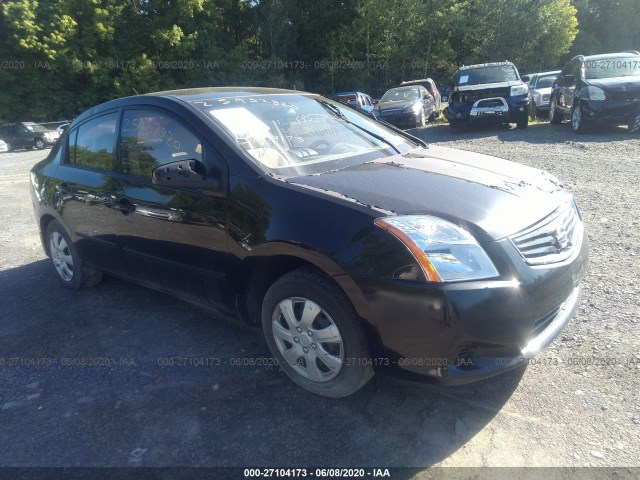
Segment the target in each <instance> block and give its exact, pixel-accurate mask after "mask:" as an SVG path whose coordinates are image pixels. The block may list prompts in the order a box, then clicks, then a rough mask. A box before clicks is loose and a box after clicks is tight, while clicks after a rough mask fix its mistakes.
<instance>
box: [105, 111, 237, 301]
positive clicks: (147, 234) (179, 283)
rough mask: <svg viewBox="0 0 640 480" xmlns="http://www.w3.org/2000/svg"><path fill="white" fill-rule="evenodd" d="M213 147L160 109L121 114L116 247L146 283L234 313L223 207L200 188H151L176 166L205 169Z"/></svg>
mask: <svg viewBox="0 0 640 480" xmlns="http://www.w3.org/2000/svg"><path fill="white" fill-rule="evenodd" d="M211 156H212V148H211V147H210V146H208V145H206V144H205V143H204V142H203V141H202V139H201V138H199V136H197V135H195V134H194V133H193V130H192V129H191V128H190V127H189V126H188V124H187V123H186V122H185V121H184V120H183V119H181V118H179V117H177V116H175V115H172V114H169V113H168V112H165V111H163V110H160V109H158V110H155V109H131V110H125V111H124V112H123V119H122V129H121V136H120V161H121V165H122V170H123V173H124V174H125V175H121V176H120V177H119V178H118V180H117V188H115V190H114V197H115V198H114V202H115V204H116V205H117V206H118V209H119V217H118V226H117V228H116V229H115V230H116V231H117V232H118V236H119V243H120V245H121V247H122V249H123V255H124V258H125V261H126V266H127V271H128V272H129V275H130V276H132V277H134V278H136V279H137V280H138V281H141V282H143V283H147V284H152V285H154V286H156V287H159V288H161V289H165V290H169V291H171V292H173V293H176V294H178V295H180V296H182V297H186V298H189V299H192V300H193V301H195V302H197V303H200V304H205V305H207V306H209V307H212V308H218V309H221V310H224V311H233V309H234V305H235V298H234V296H233V294H231V293H229V291H228V290H229V289H228V285H227V282H226V269H227V240H226V236H227V230H226V225H227V221H226V219H227V200H226V198H225V197H224V196H223V195H215V193H211V194H209V193H206V192H205V191H200V190H198V189H183V188H171V187H168V186H160V185H154V184H153V183H152V180H151V178H152V175H151V172H152V171H153V169H154V168H156V167H158V166H161V165H166V164H168V163H171V162H175V161H177V160H187V159H193V160H197V161H199V162H202V163H204V164H205V165H206V166H207V169H208V170H209V173H211V174H213V170H214V166H213V165H212V161H211V160H210V157H211Z"/></svg>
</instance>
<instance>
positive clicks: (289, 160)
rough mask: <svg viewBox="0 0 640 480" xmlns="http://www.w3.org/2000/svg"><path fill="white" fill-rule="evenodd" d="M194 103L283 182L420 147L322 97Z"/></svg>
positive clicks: (260, 97) (233, 98)
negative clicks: (293, 177) (287, 178)
mask: <svg viewBox="0 0 640 480" xmlns="http://www.w3.org/2000/svg"><path fill="white" fill-rule="evenodd" d="M192 103H193V105H194V106H195V107H197V108H198V109H200V110H202V111H204V112H205V113H206V114H207V115H209V116H210V117H211V118H212V119H213V120H214V122H215V123H216V124H218V125H219V126H221V127H222V128H223V129H224V130H225V131H226V132H227V133H228V134H229V135H230V136H231V138H233V139H234V140H235V141H236V142H237V144H238V145H239V146H240V147H242V148H243V149H244V150H245V151H246V152H247V153H248V154H249V155H250V156H251V158H252V159H253V160H254V161H255V163H256V164H258V165H259V166H260V167H261V168H262V169H264V170H266V171H271V172H274V173H276V174H277V175H279V176H283V177H288V176H298V175H308V174H313V173H319V172H323V171H327V170H332V169H335V168H342V167H343V166H352V165H357V164H360V163H365V162H369V161H372V160H375V159H378V158H382V157H388V156H393V155H397V154H398V153H405V152H408V151H409V150H412V149H415V148H416V147H417V146H418V144H414V143H413V142H411V141H410V140H409V139H408V138H405V137H403V136H402V135H400V134H398V133H396V132H394V131H393V130H391V129H389V128H387V127H385V126H383V125H382V124H380V123H378V122H376V121H375V120H372V119H370V118H369V117H367V116H365V115H362V114H360V113H358V112H356V111H355V110H353V109H351V108H349V107H345V106H343V105H342V104H340V103H337V102H333V101H331V100H327V99H324V98H321V97H316V96H310V95H286V94H285V95H254V96H240V97H237V96H230V97H220V98H214V99H211V100H206V101H201V100H198V101H193V102H192Z"/></svg>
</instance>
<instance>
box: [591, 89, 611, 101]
mask: <svg viewBox="0 0 640 480" xmlns="http://www.w3.org/2000/svg"><path fill="white" fill-rule="evenodd" d="M587 95H589V100H606V99H607V96H606V95H605V93H604V90H602V89H601V88H600V87H587Z"/></svg>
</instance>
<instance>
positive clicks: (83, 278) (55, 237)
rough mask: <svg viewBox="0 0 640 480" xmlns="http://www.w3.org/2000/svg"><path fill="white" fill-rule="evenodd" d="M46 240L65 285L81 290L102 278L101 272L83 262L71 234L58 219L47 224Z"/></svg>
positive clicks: (56, 269) (58, 275)
mask: <svg viewBox="0 0 640 480" xmlns="http://www.w3.org/2000/svg"><path fill="white" fill-rule="evenodd" d="M46 240H47V250H48V253H49V256H50V257H51V261H52V263H53V266H54V268H55V271H56V274H57V277H58V280H60V282H61V283H62V285H63V286H65V287H66V288H69V289H71V290H79V289H81V288H85V287H90V286H93V285H96V284H97V283H99V282H100V280H102V274H101V273H100V272H98V271H96V270H94V269H92V268H89V267H87V266H86V265H85V264H84V263H83V261H82V259H81V258H80V255H78V251H77V250H76V247H75V245H74V244H73V242H72V241H71V239H70V238H69V235H68V234H67V232H66V231H65V229H64V227H63V226H62V225H61V224H60V223H59V222H58V221H57V220H53V221H52V222H51V223H49V225H48V226H47V234H46Z"/></svg>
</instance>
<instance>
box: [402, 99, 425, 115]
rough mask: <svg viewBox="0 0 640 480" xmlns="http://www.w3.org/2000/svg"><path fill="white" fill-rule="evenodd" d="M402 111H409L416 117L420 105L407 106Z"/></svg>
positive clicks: (420, 107)
mask: <svg viewBox="0 0 640 480" xmlns="http://www.w3.org/2000/svg"><path fill="white" fill-rule="evenodd" d="M404 110H405V111H407V112H408V111H411V112H413V113H414V114H416V115H417V114H419V113H420V110H422V103H420V102H416V103H414V104H412V105H407V106H406V107H404Z"/></svg>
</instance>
